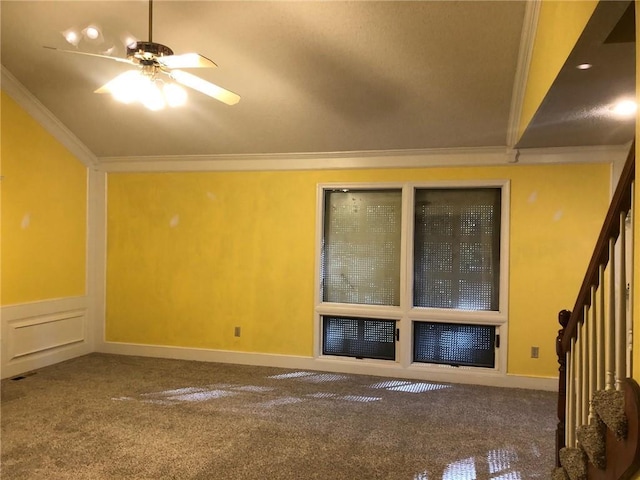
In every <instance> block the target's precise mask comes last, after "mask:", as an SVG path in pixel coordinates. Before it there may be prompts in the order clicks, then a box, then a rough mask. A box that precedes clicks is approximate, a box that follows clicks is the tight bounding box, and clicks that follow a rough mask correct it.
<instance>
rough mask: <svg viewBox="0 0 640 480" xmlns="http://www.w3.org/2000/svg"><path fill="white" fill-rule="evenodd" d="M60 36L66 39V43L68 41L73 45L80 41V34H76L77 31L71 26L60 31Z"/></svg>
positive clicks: (75, 45)
mask: <svg viewBox="0 0 640 480" xmlns="http://www.w3.org/2000/svg"><path fill="white" fill-rule="evenodd" d="M62 36H63V37H64V39H65V40H66V41H67V43H70V44H71V45H73V46H74V47H77V46H78V43H80V35H78V32H76V31H75V30H74V29H73V28H70V29H68V30H65V31H64V32H62Z"/></svg>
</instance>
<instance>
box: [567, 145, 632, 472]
mask: <svg viewBox="0 0 640 480" xmlns="http://www.w3.org/2000/svg"><path fill="white" fill-rule="evenodd" d="M634 177H635V142H634V143H633V144H632V145H631V149H630V151H629V155H628V156H627V160H626V162H625V166H624V168H623V171H622V174H621V176H620V179H619V181H618V185H617V188H616V190H615V193H614V195H613V198H612V200H611V205H610V207H609V210H608V212H607V216H606V218H605V221H604V224H603V227H602V230H601V232H600V235H599V237H598V241H597V243H596V248H595V250H594V252H593V256H592V257H591V261H590V263H589V266H588V268H587V273H586V275H585V277H584V280H583V282H582V286H581V288H580V291H579V294H578V298H577V300H576V303H575V306H574V308H573V310H572V311H568V310H563V311H561V312H560V313H559V316H558V320H559V323H560V325H561V327H562V328H561V329H560V331H559V332H558V338H557V340H556V351H557V354H558V363H559V364H560V367H559V389H558V390H559V392H558V393H559V395H558V420H559V422H558V428H557V432H556V452H557V454H556V464H557V466H560V454H559V452H560V450H561V449H562V448H564V447H570V448H574V447H577V446H578V443H579V441H578V438H577V433H576V432H577V431H578V430H579V429H580V427H582V426H585V425H590V424H592V423H593V422H594V421H596V420H595V414H594V408H593V399H594V394H595V393H596V392H599V391H602V390H605V391H606V390H617V391H622V390H624V388H625V379H626V378H627V376H631V373H632V372H631V368H632V365H631V360H630V358H631V355H630V349H631V342H630V338H631V337H630V333H631V332H630V329H631V327H632V325H633V322H632V314H633V312H632V305H633V299H632V298H630V297H631V295H632V292H633V284H632V282H633V239H632V238H631V239H629V238H627V235H626V232H627V231H630V232H633V221H634V220H633V212H632V205H633V196H634Z"/></svg>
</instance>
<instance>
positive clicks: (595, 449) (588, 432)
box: [577, 417, 607, 470]
mask: <svg viewBox="0 0 640 480" xmlns="http://www.w3.org/2000/svg"><path fill="white" fill-rule="evenodd" d="M606 428H607V426H606V425H605V423H604V422H603V421H602V420H601V419H600V418H599V417H596V418H595V419H594V420H593V423H592V424H591V425H583V426H581V427H578V429H577V436H578V442H580V445H581V446H582V448H583V449H584V451H585V453H586V454H587V457H589V461H590V462H591V463H593V464H594V465H595V466H596V467H598V468H599V469H600V470H604V469H605V468H607V458H606V444H605V439H606V435H607V432H606Z"/></svg>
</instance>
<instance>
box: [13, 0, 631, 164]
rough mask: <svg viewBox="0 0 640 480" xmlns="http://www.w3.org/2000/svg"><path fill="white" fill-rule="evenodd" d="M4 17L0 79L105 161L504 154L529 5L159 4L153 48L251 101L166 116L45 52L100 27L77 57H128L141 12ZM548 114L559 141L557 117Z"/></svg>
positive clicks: (144, 13) (95, 68)
mask: <svg viewBox="0 0 640 480" xmlns="http://www.w3.org/2000/svg"><path fill="white" fill-rule="evenodd" d="M612 3H621V2H612ZM622 3H625V4H626V3H628V2H622ZM0 7H1V9H2V10H1V17H0V18H1V22H2V23H1V35H2V42H1V47H2V52H1V60H2V65H3V67H4V68H5V69H6V70H7V71H8V72H9V73H10V74H11V75H13V76H14V77H15V78H16V79H17V80H18V81H19V82H20V83H21V84H22V85H24V86H25V87H26V88H27V89H28V90H29V91H30V92H31V94H32V95H34V96H35V97H36V98H37V99H38V100H39V101H40V102H41V103H42V104H43V105H44V106H45V107H46V108H48V109H49V110H50V111H51V112H52V113H53V114H54V115H55V116H56V117H57V118H58V119H59V120H60V121H61V122H62V123H63V124H64V125H65V126H66V127H67V128H68V129H69V130H71V131H72V132H73V133H74V134H75V135H76V136H77V137H78V138H79V139H80V140H81V141H82V142H83V143H84V144H85V145H86V146H87V147H88V148H89V149H90V150H91V151H92V152H93V153H94V154H95V155H97V156H98V157H110V156H147V155H216V154H224V155H227V154H272V153H277V154H279V153H301V152H346V151H366V150H397V149H424V148H452V147H486V146H492V147H493V146H506V145H507V130H508V126H509V113H510V108H511V102H512V94H513V90H514V82H515V79H516V68H517V63H518V52H519V48H520V39H521V31H522V28H523V20H524V18H525V8H526V5H525V3H524V2H519V1H489V2H484V1H459V2H458V1H412V2H395V1H394V2H391V1H389V2H373V1H353V2H338V1H328V2H314V1H286V2H285V1H262V2H251V1H220V2H217V1H216V2H214V1H195V2H189V1H156V2H155V3H154V8H153V13H154V21H153V40H154V41H155V42H159V43H162V44H165V45H167V46H169V47H171V48H172V49H173V51H174V52H175V53H186V52H193V51H195V52H198V53H200V54H202V55H205V56H207V57H209V58H211V59H212V60H213V61H215V62H216V63H217V64H218V66H219V68H217V69H207V70H202V69H201V70H198V71H194V70H192V73H196V74H198V75H200V76H202V77H203V78H204V79H206V80H208V81H210V82H213V83H216V84H218V85H220V86H223V87H225V88H227V89H229V90H232V91H234V92H236V93H238V94H240V95H241V97H242V100H241V101H240V103H239V104H237V105H235V106H231V107H230V106H227V105H224V104H222V103H219V102H217V101H216V100H213V99H211V98H209V97H206V96H204V95H202V94H200V93H198V92H195V91H190V93H189V102H188V104H187V106H185V107H182V108H178V109H167V110H163V111H161V112H151V111H148V110H146V109H145V108H144V107H142V106H140V105H123V104H120V103H117V102H115V101H114V100H113V99H112V98H111V97H110V96H108V95H98V94H94V93H93V91H94V90H95V89H96V88H98V87H100V86H101V85H103V84H104V83H106V82H107V81H109V80H110V79H111V78H113V77H114V76H116V75H117V74H119V73H121V72H123V71H125V70H126V69H128V68H130V67H129V66H127V65H126V64H121V63H117V62H111V61H109V60H105V59H100V58H93V57H88V56H82V55H71V54H65V53H61V52H56V51H52V50H48V49H44V48H42V47H43V46H44V45H47V46H52V47H57V48H74V47H72V46H70V45H69V44H67V43H66V41H65V40H64V38H63V36H62V32H64V31H65V30H67V29H69V28H72V27H74V28H80V29H82V28H84V27H86V26H87V25H89V24H95V25H98V26H99V27H100V28H101V30H102V36H101V38H100V39H99V40H98V41H89V40H83V41H82V42H81V43H80V44H79V46H78V49H79V50H81V51H84V52H94V53H100V52H103V51H104V50H106V49H107V48H109V47H111V46H114V47H115V52H114V55H116V56H120V57H124V55H125V52H124V44H123V38H124V37H125V36H126V35H127V34H129V35H133V36H134V37H136V38H137V39H138V40H147V39H148V38H147V37H148V2H147V1H129V2H118V1H72V2H62V1H43V2H33V1H7V0H2V1H1V3H0ZM622 10H624V8H622ZM617 15H618V16H619V15H620V13H618V14H617ZM613 23H614V24H615V21H614V22H613ZM612 26H613V25H611V26H610V27H612ZM606 28H609V27H606ZM622 56H623V57H624V58H625V59H626V58H627V56H626V54H622ZM631 61H632V62H633V59H632V60H631ZM627 63H628V61H627ZM627 70H628V67H627ZM565 88H567V87H566V86H565ZM569 88H570V90H571V87H569ZM563 98H564V97H563ZM575 101H577V102H581V101H582V102H584V100H581V99H580V98H577V99H576V100H575ZM556 103H557V102H556V101H554V105H555V104H556ZM554 108H555V107H554ZM562 108H569V107H567V106H565V107H561V109H562ZM545 112H546V111H541V112H539V114H540V115H542V114H543V113H545ZM551 114H552V115H554V117H553V118H554V121H556V126H555V130H554V131H555V132H556V133H557V130H558V128H559V127H558V123H559V122H558V119H559V118H561V116H562V114H563V112H560V113H558V112H555V111H554V112H552V113H551ZM551 114H550V115H551ZM534 121H538V123H539V124H540V125H547V124H548V123H549V119H547V118H546V117H545V118H540V117H538V116H536V118H534ZM627 130H629V129H628V128H627ZM631 135H632V133H631ZM556 136H557V135H556ZM623 137H625V138H624V139H623V141H628V139H629V138H627V137H629V133H628V131H625V133H624V135H623ZM547 138H549V132H546V133H545V132H543V131H542V130H539V132H538V136H535V137H532V138H525V139H526V140H527V141H528V144H527V142H524V143H523V144H522V146H523V147H525V146H549V145H552V144H554V143H555V144H558V145H561V144H562V143H563V142H562V141H560V140H559V139H557V138H556V139H555V140H553V139H549V140H548V141H547ZM574 138H575V139H576V140H575V141H577V142H581V140H580V139H579V134H576V135H575V136H574ZM620 138H621V137H616V138H615V142H617V143H619V140H620ZM565 143H566V139H565ZM579 144H580V143H579ZM552 146H553V145H552Z"/></svg>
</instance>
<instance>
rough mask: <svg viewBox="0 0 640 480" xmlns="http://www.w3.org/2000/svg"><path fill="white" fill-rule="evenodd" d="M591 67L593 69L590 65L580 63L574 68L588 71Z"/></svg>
mask: <svg viewBox="0 0 640 480" xmlns="http://www.w3.org/2000/svg"><path fill="white" fill-rule="evenodd" d="M591 67H593V65H591V64H590V63H581V64H579V65H576V68H577V69H578V70H589V69H590V68H591Z"/></svg>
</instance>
